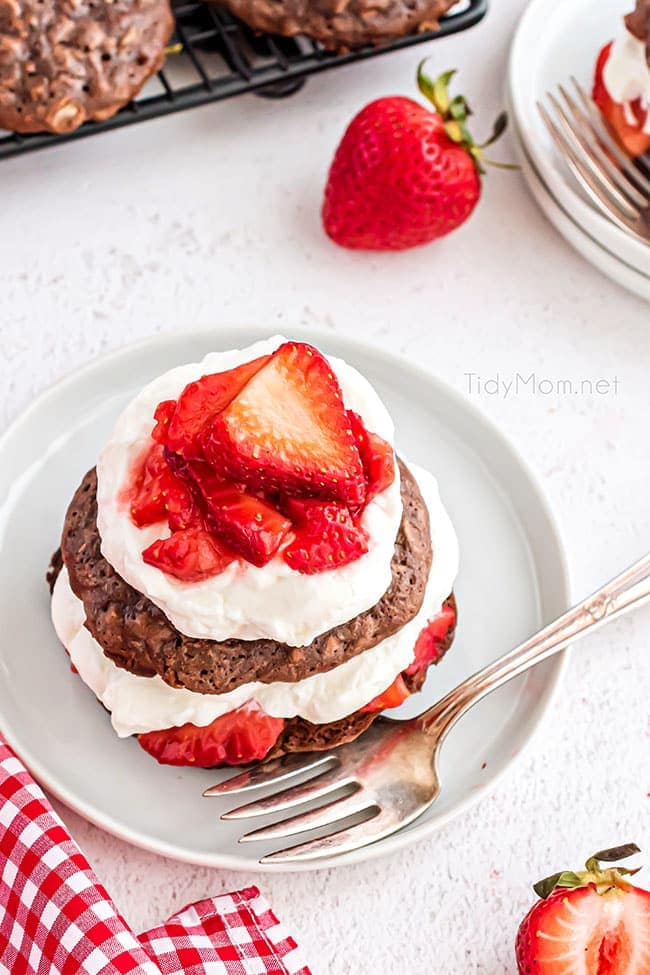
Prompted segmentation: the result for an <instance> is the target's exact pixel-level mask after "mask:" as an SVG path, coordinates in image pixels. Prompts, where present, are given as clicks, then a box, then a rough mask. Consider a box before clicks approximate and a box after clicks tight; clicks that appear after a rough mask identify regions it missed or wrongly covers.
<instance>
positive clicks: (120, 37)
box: [0, 0, 174, 133]
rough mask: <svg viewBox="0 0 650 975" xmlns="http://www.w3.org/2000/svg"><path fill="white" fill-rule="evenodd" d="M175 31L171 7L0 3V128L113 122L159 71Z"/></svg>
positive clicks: (79, 1)
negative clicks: (112, 118)
mask: <svg viewBox="0 0 650 975" xmlns="http://www.w3.org/2000/svg"><path fill="white" fill-rule="evenodd" d="M173 29H174V18H173V16H172V12H171V8H170V5H169V0H111V2H106V0H0V128H4V129H10V130H11V131H14V132H44V131H49V132H56V133H65V132H71V131H73V130H74V129H76V128H78V126H80V125H81V124H82V123H83V122H85V121H87V120H88V119H95V120H101V119H107V118H110V116H111V115H114V114H115V112H117V111H118V109H120V108H121V107H122V106H123V105H125V104H126V103H127V102H129V101H130V100H131V99H132V98H133V96H134V95H136V94H137V92H138V91H139V90H140V88H141V87H142V85H143V84H144V82H145V81H146V80H147V78H149V76H150V75H152V74H153V73H154V72H156V71H157V70H158V69H159V68H160V67H161V66H162V63H163V61H164V59H165V54H164V48H165V45H166V44H167V42H168V40H169V38H170V36H171V34H172V31H173Z"/></svg>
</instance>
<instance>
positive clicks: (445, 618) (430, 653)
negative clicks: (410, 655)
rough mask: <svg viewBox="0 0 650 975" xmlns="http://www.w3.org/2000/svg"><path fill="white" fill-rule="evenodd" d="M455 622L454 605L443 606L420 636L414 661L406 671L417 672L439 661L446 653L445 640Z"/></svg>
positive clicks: (408, 672)
mask: <svg viewBox="0 0 650 975" xmlns="http://www.w3.org/2000/svg"><path fill="white" fill-rule="evenodd" d="M455 623H456V613H455V610H454V608H453V606H449V605H445V606H443V607H442V609H441V610H440V612H439V613H438V614H437V615H436V616H434V617H433V619H431V620H429V622H428V624H427V625H426V626H425V628H424V629H423V630H422V632H421V633H420V635H419V636H418V638H417V642H416V644H415V657H414V659H413V663H412V664H411V665H410V666H409V667H407V669H406V671H405V673H407V674H416V673H417V672H418V671H419V670H422V669H423V668H425V667H428V666H429V665H430V664H436V663H438V661H439V660H440V658H441V657H442V656H443V653H444V650H443V641H444V639H445V637H446V636H447V634H448V633H449V631H450V629H451V628H452V626H454V624H455Z"/></svg>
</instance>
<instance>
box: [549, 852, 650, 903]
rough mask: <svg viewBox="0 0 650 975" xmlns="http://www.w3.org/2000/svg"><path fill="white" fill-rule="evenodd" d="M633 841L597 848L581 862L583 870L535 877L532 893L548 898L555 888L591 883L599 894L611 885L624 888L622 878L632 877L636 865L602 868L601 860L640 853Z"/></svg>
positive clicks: (637, 870) (623, 857) (581, 885)
mask: <svg viewBox="0 0 650 975" xmlns="http://www.w3.org/2000/svg"><path fill="white" fill-rule="evenodd" d="M640 852H641V851H640V850H639V847H638V846H637V845H636V843H625V844H624V845H623V846H616V847H614V848H613V849H611V850H601V851H600V852H599V853H594V855H593V856H592V857H589V859H588V860H587V862H586V863H585V869H584V870H581V871H579V872H577V873H574V871H573V870H563V871H562V872H561V873H554V874H552V875H551V876H550V877H545V878H544V880H539V881H538V882H537V883H536V884H533V890H534V891H535V893H536V894H537V895H538V896H539V897H541V898H542V900H544V899H545V898H546V897H549V896H550V895H551V894H552V893H553V891H554V890H557V889H558V887H564V888H572V887H586V886H587V885H588V884H594V886H595V887H596V890H597V891H598V893H599V894H604V893H606V892H607V891H608V890H611V889H612V888H613V887H626V886H628V884H627V881H626V880H624V879H623V878H624V877H633V876H634V874H635V873H638V872H639V870H640V869H641V868H640V867H636V868H635V869H634V870H628V868H627V867H620V866H618V867H608V868H606V869H603V867H602V866H601V862H602V863H615V862H616V861H618V860H626V859H627V858H628V857H631V856H634V855H635V854H636V853H640Z"/></svg>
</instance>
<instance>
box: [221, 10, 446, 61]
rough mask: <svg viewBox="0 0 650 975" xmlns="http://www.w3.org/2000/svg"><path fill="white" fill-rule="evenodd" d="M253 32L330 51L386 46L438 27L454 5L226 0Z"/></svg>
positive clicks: (234, 12) (233, 11)
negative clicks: (309, 41)
mask: <svg viewBox="0 0 650 975" xmlns="http://www.w3.org/2000/svg"><path fill="white" fill-rule="evenodd" d="M222 2H223V3H225V6H226V7H228V9H229V10H231V11H232V13H233V14H235V16H237V17H239V18H241V20H243V21H245V22H246V23H247V24H248V25H249V26H250V27H253V28H254V29H255V30H258V31H266V32H268V33H270V34H284V35H285V36H288V37H293V36H294V35H296V34H306V35H307V36H308V37H312V38H313V39H314V40H316V41H320V43H321V44H322V45H323V46H324V47H326V48H329V49H330V50H336V51H341V50H345V49H350V48H355V47H363V46H364V45H366V44H374V45H379V44H386V43H389V42H390V41H392V40H394V38H396V37H401V36H402V35H404V34H413V33H416V32H420V31H425V30H434V29H436V28H437V27H438V20H439V18H440V17H441V16H442V15H443V14H444V13H446V12H447V11H448V10H449V8H450V7H453V5H454V3H456V0H222Z"/></svg>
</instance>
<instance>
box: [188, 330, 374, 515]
mask: <svg viewBox="0 0 650 975" xmlns="http://www.w3.org/2000/svg"><path fill="white" fill-rule="evenodd" d="M201 440H202V446H203V453H204V456H205V459H206V460H207V461H208V463H209V464H210V465H211V466H212V467H213V468H214V469H215V470H216V471H217V472H218V473H221V474H223V475H224V476H227V477H230V478H233V479H234V480H235V481H242V482H243V483H244V484H245V485H246V487H247V488H248V489H249V490H251V491H256V492H263V493H264V494H265V495H266V496H267V497H268V496H269V495H273V494H274V493H282V494H284V495H287V496H290V497H307V498H321V499H323V500H326V501H339V502H341V503H342V504H349V505H354V506H360V505H362V504H363V503H364V501H365V497H366V482H365V477H364V470H363V464H362V461H361V457H360V455H359V449H358V447H357V445H356V442H355V439H354V435H353V433H352V429H351V425H350V421H349V418H348V415H347V413H346V410H345V407H344V405H343V399H342V395H341V389H340V387H339V384H338V381H337V379H336V377H335V375H334V373H333V372H332V369H331V367H330V365H329V363H328V362H327V359H325V357H324V356H323V355H321V353H320V352H319V351H318V350H317V349H315V348H313V347H312V346H311V345H307V344H306V343H303V342H286V343H284V344H283V345H281V346H280V348H279V349H277V351H276V352H274V353H273V355H272V356H271V358H270V359H269V361H268V362H267V363H266V364H265V365H264V366H263V367H262V368H261V369H260V370H259V371H258V372H256V374H255V375H254V376H253V377H252V379H250V380H249V382H248V383H247V384H246V385H245V386H244V388H243V389H242V390H241V392H239V393H238V394H237V395H236V396H235V398H234V399H233V400H232V401H231V402H230V404H229V405H228V406H227V407H226V408H225V409H224V410H223V411H222V412H221V413H219V414H218V415H217V416H216V417H215V418H214V419H213V421H212V422H211V423H210V424H209V425H208V426H207V427H206V428H205V429H204V432H203V434H202V437H201Z"/></svg>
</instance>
